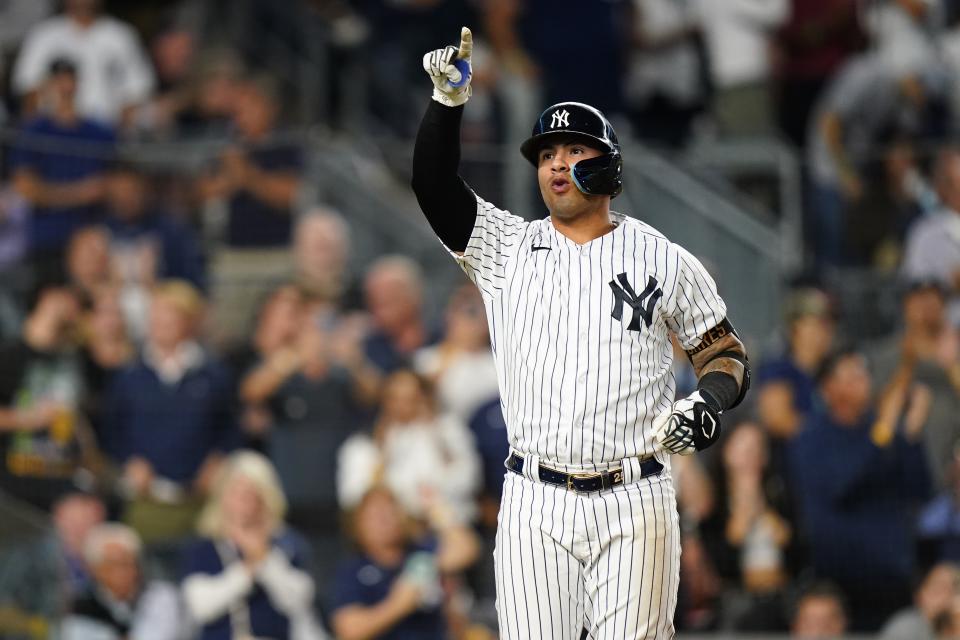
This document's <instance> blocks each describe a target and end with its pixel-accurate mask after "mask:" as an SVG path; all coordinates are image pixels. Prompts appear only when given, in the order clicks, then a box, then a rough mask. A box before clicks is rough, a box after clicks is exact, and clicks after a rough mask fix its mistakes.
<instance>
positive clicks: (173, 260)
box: [106, 164, 206, 291]
mask: <svg viewBox="0 0 960 640" xmlns="http://www.w3.org/2000/svg"><path fill="white" fill-rule="evenodd" d="M106 197H107V202H106V203H107V210H106V213H107V218H106V226H107V228H108V229H109V230H110V233H111V235H112V237H111V253H112V255H113V259H114V261H115V265H114V266H115V269H116V271H117V272H118V273H119V274H120V276H121V278H123V280H124V281H125V284H126V285H127V286H140V287H143V288H147V289H149V288H150V287H151V286H152V285H153V284H154V283H155V282H156V281H157V280H169V279H172V278H173V279H178V280H186V281H187V282H189V283H190V284H192V285H193V286H194V287H196V288H198V289H200V290H201V291H202V290H203V289H204V287H205V286H206V274H205V273H204V259H203V253H202V249H201V247H200V244H199V242H198V240H197V238H196V236H195V234H194V233H193V231H192V230H191V229H190V228H188V227H186V226H184V225H183V224H181V223H179V222H178V221H177V220H175V219H174V218H173V217H172V216H171V215H170V214H169V213H167V212H165V211H160V210H158V209H157V207H156V205H155V204H154V200H155V198H154V196H153V194H152V193H151V192H150V188H149V185H148V184H147V179H146V176H144V175H143V174H142V173H140V171H138V170H137V169H136V168H135V167H133V166H132V165H130V164H117V165H115V166H114V167H113V169H112V170H111V171H110V173H109V174H108V175H107V181H106Z"/></svg>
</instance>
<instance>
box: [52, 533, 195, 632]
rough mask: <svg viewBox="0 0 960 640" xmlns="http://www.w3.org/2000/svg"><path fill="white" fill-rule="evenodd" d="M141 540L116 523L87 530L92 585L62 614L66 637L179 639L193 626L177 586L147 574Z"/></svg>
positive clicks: (87, 557)
mask: <svg viewBox="0 0 960 640" xmlns="http://www.w3.org/2000/svg"><path fill="white" fill-rule="evenodd" d="M142 552H143V544H142V542H141V541H140V536H138V535H137V533H136V532H135V531H134V530H133V529H131V528H130V527H128V526H126V525H123V524H118V523H114V522H107V523H103V524H100V525H97V526H96V527H94V528H93V529H91V530H90V533H88V534H87V537H86V540H85V541H84V545H83V555H84V560H85V561H86V564H87V566H88V567H89V569H90V572H91V574H92V575H93V581H94V585H93V587H92V588H91V589H90V590H89V592H88V593H86V594H84V595H83V596H82V597H80V598H79V599H78V600H77V601H76V602H75V603H74V605H73V609H72V611H71V613H70V614H69V615H68V616H67V617H66V618H65V619H64V621H63V625H62V629H61V638H62V639H63V640H121V639H128V638H129V639H130V640H181V639H183V638H186V637H188V632H189V630H188V629H187V628H186V625H185V624H184V623H183V620H184V617H183V611H182V606H181V603H180V598H179V594H178V593H177V590H176V588H175V587H174V586H173V585H171V584H169V583H166V582H162V581H153V580H151V581H147V580H145V579H144V576H143V572H142V567H141V557H142Z"/></svg>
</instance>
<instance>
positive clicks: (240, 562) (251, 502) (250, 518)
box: [183, 451, 323, 640]
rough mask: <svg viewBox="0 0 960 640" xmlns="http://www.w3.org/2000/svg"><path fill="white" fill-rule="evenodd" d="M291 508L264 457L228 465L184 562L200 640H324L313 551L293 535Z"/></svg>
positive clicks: (243, 454) (236, 458) (245, 455)
mask: <svg viewBox="0 0 960 640" xmlns="http://www.w3.org/2000/svg"><path fill="white" fill-rule="evenodd" d="M286 509H287V502H286V498H285V497H284V495H283V490H282V489H281V488H280V482H279V479H278V478H277V474H276V471H275V470H274V468H273V466H272V465H271V464H270V462H269V461H267V459H266V458H264V457H263V456H262V455H260V454H258V453H254V452H252V451H238V452H236V453H234V454H232V455H231V456H230V458H228V459H227V461H226V463H225V464H224V466H223V469H222V471H221V473H220V474H219V477H218V479H217V482H216V484H215V486H214V490H213V493H212V494H211V496H210V500H209V501H208V502H207V505H206V507H205V508H204V510H203V513H202V515H201V517H200V521H199V524H198V530H199V531H200V534H201V535H203V536H204V538H203V539H202V540H201V541H199V542H197V543H195V544H193V545H192V546H191V547H190V548H189V549H187V551H186V552H185V555H184V560H183V574H184V578H183V597H184V600H185V601H186V605H187V609H188V611H189V612H190V616H191V618H192V619H193V620H194V621H195V622H196V623H197V624H198V625H200V627H201V630H200V633H199V636H198V637H199V638H200V640H215V639H224V640H227V639H231V638H232V639H235V640H241V639H243V638H254V637H255V638H297V639H301V638H302V639H303V640H311V639H318V638H322V637H323V635H322V633H321V632H320V630H319V627H318V626H317V623H316V620H315V618H314V615H313V610H312V604H313V594H314V583H313V579H312V578H311V577H310V575H309V574H308V573H307V572H306V571H305V568H304V567H305V565H306V563H307V560H308V558H307V550H306V547H305V545H304V543H303V541H302V540H301V539H300V537H299V536H298V535H296V534H295V533H294V532H293V531H291V530H290V529H288V528H286V527H285V525H284V516H285V514H286Z"/></svg>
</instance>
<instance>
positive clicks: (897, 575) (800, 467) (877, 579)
mask: <svg viewBox="0 0 960 640" xmlns="http://www.w3.org/2000/svg"><path fill="white" fill-rule="evenodd" d="M819 382H820V392H821V394H822V396H823V401H824V410H823V411H816V412H814V413H813V414H812V415H811V417H810V418H809V420H808V422H807V424H806V425H805V426H804V428H803V430H802V431H801V432H800V435H798V436H797V440H796V443H795V445H794V448H793V452H792V453H793V456H792V460H791V462H792V465H791V474H792V476H793V480H792V482H793V485H794V489H795V491H796V496H797V501H798V503H799V505H800V511H801V516H802V518H801V526H802V527H803V528H804V529H805V533H806V541H807V544H808V545H809V554H810V562H811V566H812V568H813V570H814V572H815V573H816V575H817V576H818V577H822V578H828V579H830V580H833V581H835V582H836V583H837V584H838V585H839V586H840V588H841V589H842V590H843V591H844V593H845V594H846V595H847V597H848V598H849V602H850V610H851V622H852V627H853V628H854V629H856V630H861V631H876V630H877V629H878V628H879V627H880V625H881V624H882V623H883V622H884V619H885V617H886V616H887V615H889V612H890V611H894V610H896V609H897V608H899V607H901V606H904V605H905V604H906V603H907V602H908V601H909V593H908V591H907V588H906V585H907V584H908V582H909V580H910V577H911V575H912V572H913V571H914V548H913V538H912V526H911V519H910V514H911V512H912V510H913V508H914V507H915V506H916V505H917V504H918V503H919V502H920V501H921V500H923V499H925V498H926V497H927V494H928V490H929V482H928V477H927V471H926V462H925V460H924V455H923V444H922V442H920V438H921V437H922V434H921V431H922V429H923V426H924V421H925V419H926V415H925V413H926V409H927V408H928V407H929V391H927V393H926V394H923V393H921V391H923V389H921V388H919V387H914V388H913V389H911V384H912V381H911V372H910V368H909V362H907V361H905V362H903V363H902V364H901V370H900V371H899V372H898V374H897V375H896V377H895V378H894V381H893V382H891V383H890V384H888V385H887V388H886V390H885V391H884V393H883V394H882V396H881V398H880V400H879V401H878V403H877V408H876V409H874V407H873V406H872V404H871V390H872V389H871V387H872V382H871V378H870V373H869V371H868V369H867V366H866V361H865V359H864V357H863V356H862V355H861V354H859V353H857V352H854V351H841V352H839V353H837V354H836V355H834V356H832V357H831V358H829V359H828V360H827V361H826V362H825V363H824V365H823V367H822V368H821V375H820V376H819ZM925 395H926V398H924V396H925ZM904 409H906V411H904Z"/></svg>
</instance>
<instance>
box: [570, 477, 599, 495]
mask: <svg viewBox="0 0 960 640" xmlns="http://www.w3.org/2000/svg"><path fill="white" fill-rule="evenodd" d="M599 477H600V474H599V473H571V474H568V475H567V490H568V491H576V492H577V493H580V490H579V489H576V488H575V487H574V486H573V483H574V481H576V480H590V479H592V478H599Z"/></svg>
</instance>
